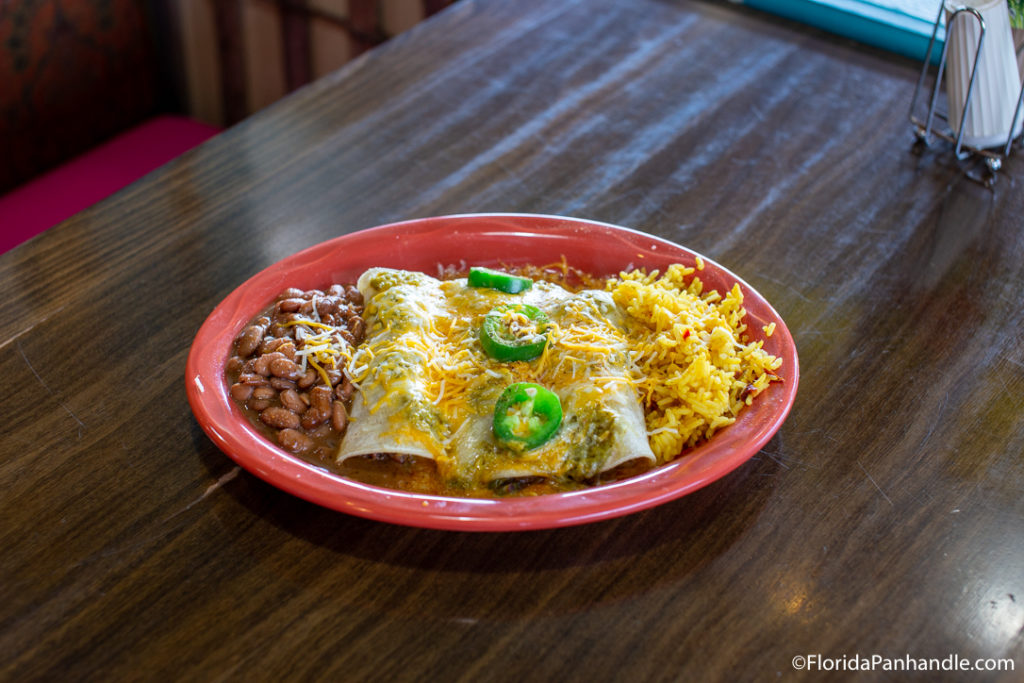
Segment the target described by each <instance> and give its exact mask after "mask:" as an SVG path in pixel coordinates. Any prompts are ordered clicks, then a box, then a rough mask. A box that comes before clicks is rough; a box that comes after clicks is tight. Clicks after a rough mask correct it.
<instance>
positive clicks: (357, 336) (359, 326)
mask: <svg viewBox="0 0 1024 683" xmlns="http://www.w3.org/2000/svg"><path fill="white" fill-rule="evenodd" d="M351 329H352V339H353V344H354V345H357V346H358V345H359V344H362V343H363V339H364V338H365V336H366V323H365V322H364V321H363V319H362V318H356V319H355V320H354V321H353V322H352V328H351Z"/></svg>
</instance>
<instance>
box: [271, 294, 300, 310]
mask: <svg viewBox="0 0 1024 683" xmlns="http://www.w3.org/2000/svg"><path fill="white" fill-rule="evenodd" d="M302 302H303V300H302V299H301V298H298V297H296V298H291V299H282V300H281V301H278V302H277V310H279V311H282V312H284V313H294V312H295V311H297V310H299V308H300V307H301V306H302Z"/></svg>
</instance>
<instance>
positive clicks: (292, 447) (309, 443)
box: [277, 428, 313, 453]
mask: <svg viewBox="0 0 1024 683" xmlns="http://www.w3.org/2000/svg"><path fill="white" fill-rule="evenodd" d="M277 442H278V443H279V444H281V447H282V448H284V449H285V450H287V451H291V452H292V453H304V452H305V451H308V450H309V449H310V448H312V447H313V439H311V438H309V437H308V436H306V435H305V434H303V433H302V432H300V431H298V430H297V429H291V428H288V429H282V430H281V431H280V432H278V433H277Z"/></svg>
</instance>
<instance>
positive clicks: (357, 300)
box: [345, 285, 363, 306]
mask: <svg viewBox="0 0 1024 683" xmlns="http://www.w3.org/2000/svg"><path fill="white" fill-rule="evenodd" d="M345 298H346V299H348V300H349V301H350V302H351V303H354V304H356V305H357V306H362V305H363V294H362V292H360V291H359V290H358V289H356V288H355V287H353V286H352V285H349V286H348V287H346V288H345Z"/></svg>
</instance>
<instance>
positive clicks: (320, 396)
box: [309, 387, 331, 413]
mask: <svg viewBox="0 0 1024 683" xmlns="http://www.w3.org/2000/svg"><path fill="white" fill-rule="evenodd" d="M309 403H310V407H311V408H316V409H317V410H319V411H322V412H325V413H326V412H329V411H330V409H331V390H330V389H328V388H327V387H313V390H312V391H310V392H309Z"/></svg>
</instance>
